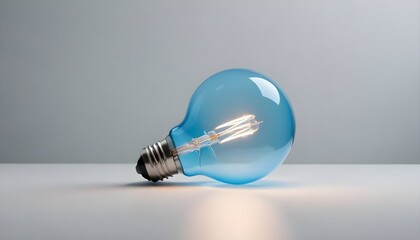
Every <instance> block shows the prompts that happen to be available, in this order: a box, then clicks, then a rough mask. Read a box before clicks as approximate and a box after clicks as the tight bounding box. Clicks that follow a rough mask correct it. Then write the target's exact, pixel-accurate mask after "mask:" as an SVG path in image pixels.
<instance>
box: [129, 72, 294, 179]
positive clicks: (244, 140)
mask: <svg viewBox="0 0 420 240" xmlns="http://www.w3.org/2000/svg"><path fill="white" fill-rule="evenodd" d="M294 135H295V119H294V115H293V109H292V107H291V105H290V103H289V100H288V99H287V97H286V95H285V94H284V93H283V91H282V90H281V89H280V88H279V87H278V86H277V84H276V83H275V82H274V81H272V80H271V79H270V78H268V77H266V76H264V75H262V74H260V73H257V72H254V71H251V70H247V69H229V70H225V71H222V72H219V73H216V74H214V75H213V76H211V77H210V78H208V79H207V80H206V81H204V82H203V83H202V84H201V85H200V86H199V87H198V89H197V90H196V91H195V93H194V94H193V96H192V98H191V100H190V103H189V106H188V110H187V114H186V116H185V119H184V120H183V121H182V122H181V124H179V125H178V126H176V127H174V128H173V129H172V130H171V131H170V132H169V135H168V136H167V137H166V138H165V139H164V140H162V141H159V142H157V143H155V144H152V145H150V146H147V147H145V148H144V149H143V152H142V154H141V156H140V159H139V160H138V162H137V166H136V170H137V172H138V173H139V174H141V175H142V176H143V177H144V178H146V179H148V180H150V181H153V182H156V181H158V180H163V179H164V178H168V177H170V176H172V175H174V174H177V173H183V174H184V175H186V176H195V175H205V176H208V177H210V178H213V179H216V180H218V181H221V182H225V183H230V184H245V183H250V182H253V181H256V180H258V179H261V178H263V177H264V176H266V175H267V174H269V173H270V172H271V171H272V170H273V169H275V168H276V167H277V166H278V165H280V164H281V163H282V162H283V161H284V160H285V159H286V157H287V155H288V154H289V152H290V150H291V148H292V145H293V140H294Z"/></svg>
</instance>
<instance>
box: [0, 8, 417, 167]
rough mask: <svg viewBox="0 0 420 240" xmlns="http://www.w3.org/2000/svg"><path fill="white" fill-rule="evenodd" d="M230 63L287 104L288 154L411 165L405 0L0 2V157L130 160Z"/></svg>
mask: <svg viewBox="0 0 420 240" xmlns="http://www.w3.org/2000/svg"><path fill="white" fill-rule="evenodd" d="M233 67H245V68H251V69H255V70H257V71H260V72H263V73H265V74H267V75H268V76H270V77H272V78H273V79H274V80H276V81H277V82H278V83H279V85H280V86H282V88H283V89H284V90H285V92H286V93H287V94H288V96H289V98H290V99H291V101H292V103H293V106H294V110H295V114H296V120H297V136H296V142H295V146H294V149H293V151H292V153H291V155H290V157H289V158H288V160H287V161H286V162H287V163H420V127H419V122H420V106H419V105H420V70H419V68H420V1H418V0H338V1H337V0H316V1H311V0H282V1H212V2H210V1H207V2H204V1H125V0H124V1H102V0H92V1H79V0H76V1H60V0H58V1H57V0H51V1H45V0H36V1H29V0H28V1H16V0H11V1H5V0H0V162H3V163H6V162H23V163H35V162H110V163H111V162H115V163H120V162H121V163H122V162H124V163H125V162H135V161H136V160H137V157H138V154H139V152H140V150H141V148H142V147H143V146H144V145H146V144H150V143H153V142H154V141H156V140H159V139H160V138H162V137H165V136H166V134H167V133H168V131H169V129H170V128H171V127H173V126H174V125H176V124H177V123H179V122H180V121H181V120H182V118H183V116H184V113H185V110H186V107H187V104H188V101H189V97H190V96H191V94H192V93H193V91H194V90H195V88H196V87H197V86H198V85H199V84H200V83H201V82H202V81H203V80H204V79H206V78H207V77H208V76H210V75H211V74H213V73H215V72H217V71H220V70H223V69H226V68H233Z"/></svg>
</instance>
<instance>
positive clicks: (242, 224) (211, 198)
mask: <svg viewBox="0 0 420 240" xmlns="http://www.w3.org/2000/svg"><path fill="white" fill-rule="evenodd" d="M0 196H1V202H0V239H43V240H44V239H54V240H55V239H183V240H198V239H200V240H201V239H217V240H221V239H231V240H233V239H258V240H263V239H352V240H354V239H381V240H383V239H415V240H418V239H420V165H283V166H281V167H280V168H278V169H277V170H276V171H275V172H273V173H272V174H271V175H270V176H268V177H267V178H265V179H263V180H260V181H258V182H256V183H253V184H250V185H244V186H232V185H226V184H223V183H218V182H216V181H213V180H211V179H207V178H205V177H192V178H188V177H185V176H182V175H177V176H176V177H173V178H170V179H168V180H166V181H165V182H160V183H157V184H154V183H149V182H146V181H145V180H143V179H142V178H141V176H140V175H137V174H136V173H135V171H134V164H131V165H129V164H0Z"/></svg>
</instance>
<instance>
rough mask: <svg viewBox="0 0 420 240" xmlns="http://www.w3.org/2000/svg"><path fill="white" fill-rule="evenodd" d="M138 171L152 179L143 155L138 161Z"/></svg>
mask: <svg viewBox="0 0 420 240" xmlns="http://www.w3.org/2000/svg"><path fill="white" fill-rule="evenodd" d="M136 171H137V173H138V174H141V175H142V176H143V177H144V178H146V179H147V180H150V177H149V174H148V173H147V170H146V166H145V165H144V159H143V155H141V156H140V158H139V160H138V161H137V166H136Z"/></svg>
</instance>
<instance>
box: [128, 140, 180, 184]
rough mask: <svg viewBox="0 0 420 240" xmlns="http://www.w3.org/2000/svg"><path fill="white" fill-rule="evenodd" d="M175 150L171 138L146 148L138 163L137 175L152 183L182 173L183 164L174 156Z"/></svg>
mask: <svg viewBox="0 0 420 240" xmlns="http://www.w3.org/2000/svg"><path fill="white" fill-rule="evenodd" d="M173 149H174V145H173V143H172V139H171V137H169V136H167V137H166V138H165V139H163V140H161V141H159V142H157V143H155V144H152V145H149V146H146V147H145V148H143V152H142V154H141V155H140V158H139V160H138V161H137V166H136V170H137V173H138V174H141V175H142V176H143V177H144V178H146V179H147V180H149V181H152V182H157V181H159V180H163V179H165V178H168V177H172V176H173V175H175V174H178V173H182V172H183V171H182V166H181V162H180V161H179V158H178V156H177V155H174V154H172V152H174V151H173Z"/></svg>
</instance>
